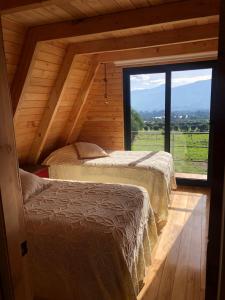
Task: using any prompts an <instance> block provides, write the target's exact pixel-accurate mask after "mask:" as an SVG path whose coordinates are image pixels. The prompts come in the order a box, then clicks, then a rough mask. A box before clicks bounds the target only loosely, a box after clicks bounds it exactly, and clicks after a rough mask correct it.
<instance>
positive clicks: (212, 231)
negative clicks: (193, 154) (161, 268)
mask: <svg viewBox="0 0 225 300" xmlns="http://www.w3.org/2000/svg"><path fill="white" fill-rule="evenodd" d="M224 99H225V2H224V1H221V16H220V33H219V50H218V64H217V68H216V74H215V76H214V78H213V102H212V112H213V115H212V122H211V128H212V132H213V136H212V181H211V186H212V188H211V204H210V216H209V243H208V251H207V277H206V300H211V299H218V300H220V299H221V300H222V299H224V293H225V292H224V282H222V281H221V283H220V285H219V284H218V282H219V277H220V275H219V265H220V263H221V260H220V254H221V253H222V249H221V250H220V246H221V233H222V212H223V208H224V198H223V196H224V190H225V187H224V178H225V177H224V166H225V155H224V153H225V139H224V138H223V137H224V136H225V122H224V120H225V101H224ZM223 238H224V237H223ZM220 271H221V270H220ZM221 280H222V278H221ZM223 280H224V279H223ZM219 288H222V291H221V293H220V291H219Z"/></svg>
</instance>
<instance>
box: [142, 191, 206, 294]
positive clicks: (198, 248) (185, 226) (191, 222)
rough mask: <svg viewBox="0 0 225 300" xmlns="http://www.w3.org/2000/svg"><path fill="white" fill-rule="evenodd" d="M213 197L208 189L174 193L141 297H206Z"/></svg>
mask: <svg viewBox="0 0 225 300" xmlns="http://www.w3.org/2000/svg"><path fill="white" fill-rule="evenodd" d="M208 211H209V196H208V193H207V190H206V189H199V188H179V189H178V190H177V191H175V192H173V195H172V203H171V206H170V211H169V219H168V223H167V225H166V226H165V228H164V230H163V232H162V234H161V237H160V240H159V244H158V246H157V247H156V249H155V253H154V259H153V264H152V266H151V267H150V268H149V272H148V274H147V276H146V279H145V286H144V288H143V289H142V291H141V293H140V294H139V296H138V300H203V299H204V290H205V260H206V241H207V226H208Z"/></svg>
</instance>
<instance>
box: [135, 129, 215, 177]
mask: <svg viewBox="0 0 225 300" xmlns="http://www.w3.org/2000/svg"><path fill="white" fill-rule="evenodd" d="M208 140H209V134H208V133H197V132H196V133H183V132H172V133H171V154H172V155H173V157H174V162H175V168H176V172H179V173H194V174H204V175H206V174H207V168H208V162H207V161H208ZM132 150H133V151H159V150H164V134H163V133H162V132H160V131H147V132H146V131H139V132H138V134H137V135H136V136H135V139H134V141H133V143H132Z"/></svg>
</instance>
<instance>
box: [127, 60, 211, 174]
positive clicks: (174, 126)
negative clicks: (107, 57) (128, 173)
mask: <svg viewBox="0 0 225 300" xmlns="http://www.w3.org/2000/svg"><path fill="white" fill-rule="evenodd" d="M213 68H214V63H213V62H207V63H205V62H204V63H194V64H193V63H192V64H185V65H169V66H159V67H152V68H129V69H126V70H125V71H124V83H125V84H124V87H125V93H124V94H125V123H126V126H125V131H126V132H125V136H126V149H128V150H133V151H160V150H165V151H168V152H171V153H172V155H173V157H174V162H175V170H176V173H177V176H178V177H180V178H185V179H200V180H207V178H208V173H209V172H208V171H209V168H208V165H209V164H208V160H209V159H208V157H209V148H210V147H209V145H210V106H211V84H212V76H213Z"/></svg>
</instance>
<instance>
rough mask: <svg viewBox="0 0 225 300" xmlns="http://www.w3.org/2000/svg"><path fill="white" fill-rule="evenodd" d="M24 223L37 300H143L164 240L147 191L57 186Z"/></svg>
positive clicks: (31, 204)
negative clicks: (148, 276)
mask: <svg viewBox="0 0 225 300" xmlns="http://www.w3.org/2000/svg"><path fill="white" fill-rule="evenodd" d="M25 217H26V225H27V226H26V227H27V232H28V244H29V253H30V256H29V257H30V269H31V274H32V279H33V285H34V294H35V297H36V298H38V299H49V300H53V299H54V300H57V299H60V300H61V299H63V300H69V299H71V300H72V299H73V300H134V299H136V294H137V293H138V291H139V286H138V282H139V283H140V282H141V281H142V280H143V277H144V275H145V269H146V267H147V266H148V265H149V264H150V262H151V250H152V248H153V247H154V245H155V243H156V241H157V232H156V225H155V220H154V214H153V212H152V210H151V207H150V202H149V199H148V194H147V192H146V191H145V190H144V189H142V188H138V187H135V186H128V185H127V186H126V185H116V184H108V185H107V184H97V183H81V182H64V181H51V186H50V187H49V188H47V189H46V190H44V191H42V192H41V193H40V194H39V195H34V196H33V197H30V199H29V201H28V202H27V203H26V205H25Z"/></svg>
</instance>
